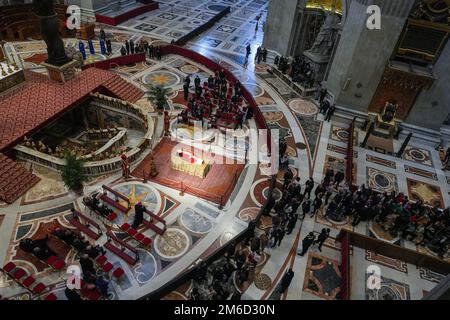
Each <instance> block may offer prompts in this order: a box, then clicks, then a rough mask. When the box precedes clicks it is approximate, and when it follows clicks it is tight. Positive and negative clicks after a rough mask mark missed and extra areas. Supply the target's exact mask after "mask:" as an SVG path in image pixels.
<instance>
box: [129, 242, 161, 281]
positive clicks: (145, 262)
mask: <svg viewBox="0 0 450 320" xmlns="http://www.w3.org/2000/svg"><path fill="white" fill-rule="evenodd" d="M137 250H138V255H139V261H138V263H137V264H136V265H135V267H134V268H133V273H134V277H135V278H136V280H137V282H139V283H140V284H144V283H147V282H149V281H150V280H151V279H152V278H153V277H154V276H155V274H156V269H157V264H156V259H155V257H154V256H153V255H152V254H151V253H149V252H148V251H146V250H142V249H137Z"/></svg>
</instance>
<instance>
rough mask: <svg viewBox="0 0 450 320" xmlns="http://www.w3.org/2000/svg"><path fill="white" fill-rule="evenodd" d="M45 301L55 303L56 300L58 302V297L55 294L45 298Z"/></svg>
mask: <svg viewBox="0 0 450 320" xmlns="http://www.w3.org/2000/svg"><path fill="white" fill-rule="evenodd" d="M44 300H47V301H55V300H58V297H56V295H55V294H54V293H50V294H48V295H47V296H46V297H45V299H44Z"/></svg>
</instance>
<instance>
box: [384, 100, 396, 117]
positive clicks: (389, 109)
mask: <svg viewBox="0 0 450 320" xmlns="http://www.w3.org/2000/svg"><path fill="white" fill-rule="evenodd" d="M396 113H397V105H396V104H395V103H391V102H386V106H385V107H384V111H383V114H382V116H381V119H382V120H383V121H384V122H391V121H392V120H394V118H395V114H396Z"/></svg>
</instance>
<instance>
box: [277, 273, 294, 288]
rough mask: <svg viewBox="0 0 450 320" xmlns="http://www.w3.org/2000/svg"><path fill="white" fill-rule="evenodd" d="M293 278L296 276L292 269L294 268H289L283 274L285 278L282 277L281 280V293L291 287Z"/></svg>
mask: <svg viewBox="0 0 450 320" xmlns="http://www.w3.org/2000/svg"><path fill="white" fill-rule="evenodd" d="M292 278H294V271H292V269H289V270H288V271H287V272H286V273H285V274H284V276H283V278H281V281H280V287H279V289H278V292H279V293H284V292H285V291H286V290H287V288H289V285H290V284H291V282H292Z"/></svg>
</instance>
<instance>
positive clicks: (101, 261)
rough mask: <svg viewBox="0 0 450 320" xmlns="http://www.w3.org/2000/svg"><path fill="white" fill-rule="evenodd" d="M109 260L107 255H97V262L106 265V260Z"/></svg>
mask: <svg viewBox="0 0 450 320" xmlns="http://www.w3.org/2000/svg"><path fill="white" fill-rule="evenodd" d="M107 260H108V258H106V256H103V255H102V256H99V257H97V259H95V262H97V263H98V264H99V265H104V264H105V262H106V261H107Z"/></svg>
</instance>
